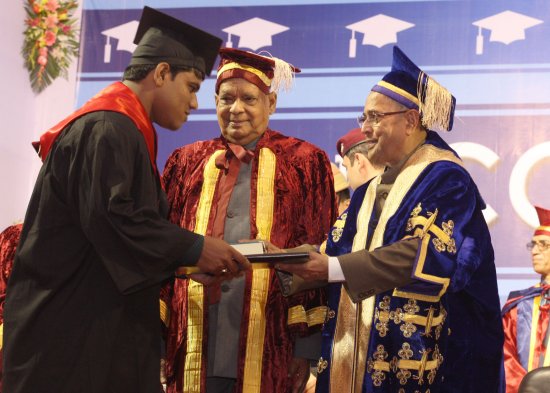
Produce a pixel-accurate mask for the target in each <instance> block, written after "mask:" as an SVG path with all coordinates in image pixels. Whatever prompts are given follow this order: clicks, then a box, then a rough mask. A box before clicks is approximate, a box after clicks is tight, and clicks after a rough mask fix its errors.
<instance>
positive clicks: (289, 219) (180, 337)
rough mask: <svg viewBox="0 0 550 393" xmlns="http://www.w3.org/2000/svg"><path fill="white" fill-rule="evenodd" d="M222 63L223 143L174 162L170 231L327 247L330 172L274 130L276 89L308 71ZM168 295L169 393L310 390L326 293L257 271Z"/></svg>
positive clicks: (186, 284)
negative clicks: (298, 288)
mask: <svg viewBox="0 0 550 393" xmlns="http://www.w3.org/2000/svg"><path fill="white" fill-rule="evenodd" d="M220 54H221V62H220V65H219V68H218V74H217V82H216V96H215V99H216V112H217V116H218V122H219V125H220V129H221V136H220V137H218V138H215V139H213V140H209V141H200V142H196V143H193V144H191V145H188V146H184V147H181V148H179V149H177V150H176V151H174V152H173V153H172V155H171V156H170V157H169V159H168V161H167V164H166V167H165V170H164V175H163V176H164V179H163V180H164V184H165V189H166V192H167V195H168V199H169V204H170V220H171V221H172V222H174V223H177V224H179V225H181V226H182V227H184V228H188V229H191V230H193V231H195V232H197V233H201V234H208V235H211V236H214V237H219V238H223V239H224V240H226V241H227V242H229V243H236V242H238V241H239V240H242V239H263V240H268V241H269V242H271V243H272V244H274V245H275V246H277V247H280V248H291V247H295V246H298V245H301V244H304V243H309V244H320V243H321V242H322V241H323V240H324V238H325V236H326V233H327V232H328V230H329V228H330V225H331V224H332V223H333V222H334V219H335V217H336V203H335V196H334V187H333V178H332V171H331V167H330V162H329V160H328V158H327V156H326V154H325V153H324V152H323V151H322V150H321V149H319V148H317V147H316V146H314V145H312V144H310V143H308V142H305V141H303V140H300V139H297V138H294V137H289V136H285V135H283V134H281V133H279V132H277V131H273V130H271V129H270V128H269V126H268V123H269V116H270V115H271V114H272V113H273V112H275V108H276V104H277V90H278V87H279V86H281V85H286V86H289V83H290V82H292V78H293V75H294V73H295V72H297V71H299V70H298V69H296V68H295V67H292V66H291V65H290V64H288V63H286V62H284V61H282V60H280V59H277V58H271V57H264V56H259V55H256V54H253V53H250V52H245V51H240V50H235V49H227V48H226V49H222V50H221V51H220ZM166 295H167V297H166V298H165V299H164V300H165V301H166V303H167V307H166V310H169V311H170V312H169V313H168V312H167V313H165V317H166V318H165V323H166V324H167V326H169V329H168V332H169V334H168V337H167V378H168V391H169V392H187V391H189V389H191V388H193V391H196V392H199V391H200V392H205V391H207V392H208V393H212V392H247V393H248V392H262V393H269V392H286V391H297V392H299V391H301V390H302V389H303V387H304V386H305V382H306V381H307V378H308V376H309V362H308V361H307V359H308V358H310V359H314V358H315V353H317V352H318V346H319V344H318V343H315V344H314V343H313V342H315V340H313V339H311V336H310V334H311V333H313V332H314V331H315V330H316V329H317V330H318V329H319V328H320V327H321V325H322V323H323V321H324V318H325V311H326V308H325V307H324V306H323V299H322V296H321V295H322V292H321V291H320V290H309V291H304V292H301V293H299V294H296V295H293V296H289V297H285V296H283V294H282V292H281V289H280V286H279V281H278V279H277V274H276V272H275V271H274V270H273V269H271V268H257V269H253V270H252V271H251V272H248V273H247V274H246V275H245V276H244V277H240V278H237V279H234V280H232V281H229V282H225V283H222V284H221V285H210V286H208V287H204V286H203V285H201V284H199V283H197V282H195V281H193V280H189V279H176V281H175V284H174V288H173V294H169V293H166ZM168 314H170V318H169V321H168ZM313 336H315V335H313Z"/></svg>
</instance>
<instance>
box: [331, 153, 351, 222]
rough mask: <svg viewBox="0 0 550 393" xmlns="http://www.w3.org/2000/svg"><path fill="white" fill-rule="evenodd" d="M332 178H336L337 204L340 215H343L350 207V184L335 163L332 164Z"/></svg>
mask: <svg viewBox="0 0 550 393" xmlns="http://www.w3.org/2000/svg"><path fill="white" fill-rule="evenodd" d="M330 167H331V169H332V176H333V177H334V192H335V193H336V204H337V205H338V215H340V214H342V213H343V212H344V211H345V210H346V209H347V208H348V206H349V201H350V198H351V194H350V192H349V184H348V181H347V180H346V178H345V177H344V175H343V173H342V171H340V169H338V166H336V164H334V163H332V162H331V163H330Z"/></svg>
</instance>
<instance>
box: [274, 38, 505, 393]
mask: <svg viewBox="0 0 550 393" xmlns="http://www.w3.org/2000/svg"><path fill="white" fill-rule="evenodd" d="M454 108H455V99H454V97H453V96H452V95H451V93H450V92H449V91H447V90H446V89H445V88H444V87H442V86H441V85H439V84H438V83H437V82H436V81H435V80H433V78H431V77H430V76H428V75H427V74H426V73H425V72H423V71H422V70H421V69H419V68H418V67H417V66H416V65H415V64H414V63H413V62H412V61H411V60H410V59H409V58H408V57H407V56H406V55H405V54H404V53H403V52H402V51H401V50H400V49H399V48H398V47H394V52H393V64H392V69H391V71H390V72H389V73H388V74H386V75H385V76H384V77H383V78H382V80H381V81H380V82H378V83H377V84H376V85H375V86H374V87H373V88H372V91H371V92H370V94H369V95H368V97H367V100H366V103H365V107H364V112H363V114H362V115H361V116H360V117H359V119H358V120H359V124H360V126H361V130H362V132H363V133H364V134H365V137H366V139H367V141H366V143H365V144H366V146H367V148H368V150H367V156H368V159H369V160H370V161H371V162H372V163H373V164H376V165H382V166H385V167H386V170H385V172H384V173H383V174H382V175H380V176H377V177H375V178H374V179H373V180H371V181H370V182H368V183H366V184H365V185H364V186H362V187H359V188H358V189H357V190H355V192H354V193H353V196H352V200H351V203H350V206H349V208H348V216H347V219H346V225H345V227H344V229H343V232H342V235H341V238H340V240H339V241H338V243H337V245H336V247H334V248H331V247H328V246H327V254H328V255H330V258H329V257H328V256H326V255H322V254H319V253H314V252H311V253H310V254H309V255H310V260H309V261H307V262H306V263H304V264H301V265H299V264H278V265H277V267H278V268H280V269H283V270H286V271H288V272H291V273H294V274H297V275H300V276H302V278H303V279H305V280H328V281H329V282H341V283H343V286H342V290H341V293H340V294H339V295H340V297H339V300H338V303H337V308H335V309H331V310H329V311H328V314H327V322H326V323H325V329H324V334H326V337H325V338H326V339H330V340H331V343H332V345H326V346H324V349H325V351H324V352H323V353H322V357H321V358H320V359H319V363H318V371H319V377H318V382H317V392H328V391H332V392H334V391H338V392H351V391H354V392H355V391H360V392H406V393H409V392H410V393H413V392H418V391H421V392H428V391H429V392H431V393H438V392H446V393H449V392H453V393H454V392H456V393H458V392H460V393H479V392H499V391H501V387H502V385H503V375H502V372H501V370H502V344H503V330H502V322H501V318H500V306H499V298H498V290H497V280H496V271H495V264H494V253H493V248H492V245H491V239H490V235H489V230H488V228H487V224H486V222H485V219H484V217H483V214H482V210H483V209H484V208H485V203H484V202H483V199H482V198H481V196H480V194H479V191H478V189H477V187H476V185H475V183H474V181H473V180H472V178H471V177H470V175H469V174H468V172H467V171H466V170H465V169H464V167H463V165H462V162H461V160H460V159H459V158H458V156H457V155H456V153H455V152H454V151H452V150H451V148H450V147H449V146H448V145H447V143H445V142H444V141H443V139H442V138H441V137H440V136H439V135H438V134H437V133H436V132H434V131H432V130H433V129H443V130H450V129H451V128H452V122H453V114H454ZM330 301H331V300H330V299H329V303H330Z"/></svg>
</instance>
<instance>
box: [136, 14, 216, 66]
mask: <svg viewBox="0 0 550 393" xmlns="http://www.w3.org/2000/svg"><path fill="white" fill-rule="evenodd" d="M134 44H137V48H136V50H135V51H134V53H133V55H132V60H131V61H130V65H149V64H158V63H160V62H163V61H164V62H167V63H168V64H171V65H174V66H184V67H192V68H196V69H197V70H199V71H201V72H203V73H204V74H205V75H209V74H210V72H211V71H212V67H213V66H214V61H215V60H216V57H217V55H218V50H219V49H220V47H221V44H222V39H221V38H218V37H216V36H213V35H212V34H210V33H207V32H205V31H203V30H200V29H198V28H196V27H194V26H191V25H189V24H187V23H185V22H182V21H180V20H179V19H176V18H174V17H172V16H170V15H167V14H164V13H162V12H160V11H157V10H155V9H153V8H150V7H144V8H143V13H142V14H141V20H140V21H139V26H138V29H137V33H136V38H135V39H134Z"/></svg>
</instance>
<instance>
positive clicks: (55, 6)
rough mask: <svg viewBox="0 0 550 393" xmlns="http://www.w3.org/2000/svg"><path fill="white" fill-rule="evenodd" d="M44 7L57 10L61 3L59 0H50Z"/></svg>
mask: <svg viewBox="0 0 550 393" xmlns="http://www.w3.org/2000/svg"><path fill="white" fill-rule="evenodd" d="M44 7H45V8H46V9H47V10H48V11H50V12H55V10H57V9H58V8H59V3H58V2H57V0H48V2H47V3H46V5H45V6H44Z"/></svg>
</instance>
